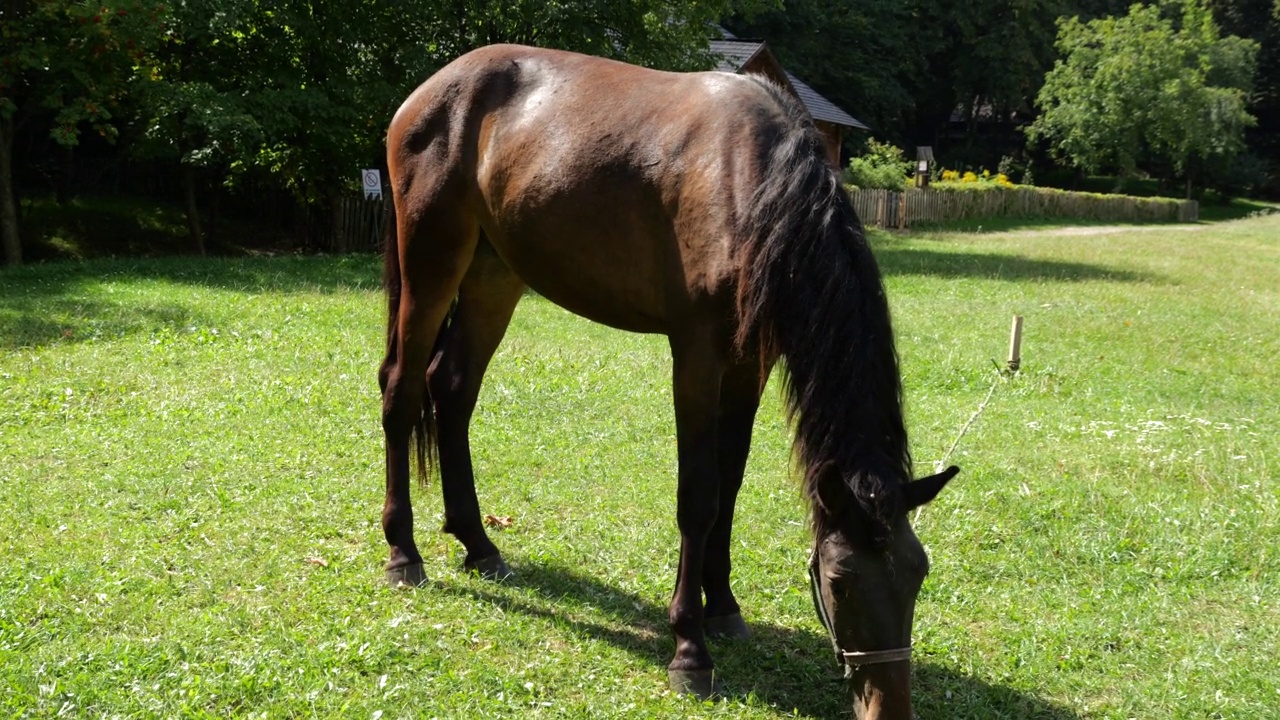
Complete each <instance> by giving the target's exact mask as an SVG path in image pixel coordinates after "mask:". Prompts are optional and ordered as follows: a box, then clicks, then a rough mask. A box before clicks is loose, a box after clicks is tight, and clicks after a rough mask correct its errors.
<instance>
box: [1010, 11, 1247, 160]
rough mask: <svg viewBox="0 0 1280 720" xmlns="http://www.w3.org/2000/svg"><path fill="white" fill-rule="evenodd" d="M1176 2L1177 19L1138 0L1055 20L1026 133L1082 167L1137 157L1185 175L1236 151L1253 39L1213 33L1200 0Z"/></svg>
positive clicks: (1242, 126) (1214, 27)
mask: <svg viewBox="0 0 1280 720" xmlns="http://www.w3.org/2000/svg"><path fill="white" fill-rule="evenodd" d="M1178 7H1179V8H1180V9H1181V11H1182V15H1181V17H1180V18H1177V19H1176V21H1175V19H1174V18H1169V17H1166V16H1164V15H1162V14H1161V10H1160V8H1158V7H1154V6H1143V5H1134V6H1133V7H1132V8H1131V9H1130V11H1129V14H1128V15H1126V16H1124V17H1109V18H1104V19H1100V20H1093V21H1090V22H1082V21H1081V20H1079V19H1078V18H1068V19H1065V20H1063V21H1062V22H1061V24H1060V29H1059V34H1058V48H1059V50H1060V51H1061V53H1062V55H1063V57H1062V59H1061V60H1059V61H1058V63H1057V64H1056V65H1055V66H1054V68H1053V70H1051V71H1050V72H1049V74H1048V76H1047V77H1046V79H1045V84H1044V87H1043V88H1042V89H1041V91H1040V94H1039V96H1038V98H1037V100H1036V102H1037V104H1038V105H1039V106H1040V108H1041V109H1042V113H1041V115H1040V116H1039V117H1038V118H1037V119H1036V120H1035V122H1034V123H1033V124H1032V125H1031V127H1030V128H1029V129H1028V131H1027V134H1028V138H1029V139H1030V140H1031V141H1032V142H1042V143H1045V144H1046V145H1048V147H1049V149H1050V152H1051V153H1052V154H1053V155H1054V156H1055V157H1056V158H1058V159H1060V160H1063V161H1066V162H1070V163H1072V164H1074V165H1076V166H1077V167H1080V168H1083V169H1085V170H1087V171H1091V172H1098V171H1102V170H1112V169H1114V170H1116V171H1118V172H1120V173H1121V174H1122V175H1130V174H1133V173H1134V172H1135V171H1136V170H1137V168H1138V167H1139V166H1140V165H1142V164H1144V163H1154V164H1156V165H1157V166H1158V165H1160V164H1165V165H1167V166H1169V167H1171V168H1172V169H1173V170H1174V171H1175V172H1177V173H1179V174H1186V173H1190V172H1193V171H1196V170H1200V169H1203V168H1207V167H1209V166H1211V165H1213V164H1214V163H1220V162H1223V161H1229V160H1230V159H1231V158H1233V157H1235V155H1237V154H1238V153H1239V152H1240V151H1241V149H1242V148H1243V144H1244V130H1245V128H1246V127H1248V126H1249V125H1250V124H1251V123H1252V122H1253V118H1252V116H1250V115H1249V114H1248V112H1247V111H1246V108H1245V102H1246V96H1247V93H1248V91H1249V88H1250V85H1249V84H1248V83H1250V82H1251V79H1252V77H1253V58H1254V55H1255V54H1256V51H1257V46H1256V44H1255V43H1252V42H1251V41H1247V40H1241V39H1239V38H1235V37H1227V38H1222V37H1220V35H1219V32H1218V29H1217V25H1216V24H1215V23H1214V21H1213V18H1212V16H1211V14H1210V13H1209V11H1208V10H1207V9H1206V8H1205V7H1204V6H1203V5H1202V3H1201V2H1200V0H1184V1H1183V2H1181V3H1180V4H1178ZM1215 83H1223V84H1215Z"/></svg>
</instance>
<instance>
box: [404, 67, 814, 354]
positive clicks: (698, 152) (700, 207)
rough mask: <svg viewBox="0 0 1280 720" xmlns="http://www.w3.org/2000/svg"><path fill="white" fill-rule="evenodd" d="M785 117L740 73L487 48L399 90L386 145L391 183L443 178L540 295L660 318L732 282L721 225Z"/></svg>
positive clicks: (640, 326)
mask: <svg viewBox="0 0 1280 720" xmlns="http://www.w3.org/2000/svg"><path fill="white" fill-rule="evenodd" d="M788 122H789V119H788V118H787V117H786V114H785V112H784V111H783V109H782V108H781V107H779V106H778V105H777V104H776V103H774V102H772V101H771V99H770V95H769V92H768V91H767V90H766V89H765V88H764V87H763V86H762V85H761V84H760V83H758V82H757V81H755V80H752V79H748V78H744V77H741V76H734V75H729V74H724V73H668V72H660V71H654V70H648V69H644V68H639V67H636V66H632V65H627V64H625V63H620V62H615V61H610V60H605V59H601V58H594V57H589V56H583V55H577V54H573V53H566V52H560V51H554V50H542V49H535V48H525V47H519V46H510V45H507V46H490V47H487V48H483V49H481V50H478V51H475V52H472V53H469V54H467V55H465V56H463V57H461V58H459V59H458V60H457V61H455V62H454V63H452V64H450V65H449V66H447V67H446V68H444V69H443V70H441V71H440V72H438V73H437V74H436V75H434V76H432V77H431V78H430V79H428V80H427V82H425V83H424V84H423V85H422V86H421V87H420V88H419V89H418V90H417V91H415V92H414V93H413V95H411V96H410V98H409V99H408V100H406V102H405V104H404V105H403V106H402V107H401V109H400V110H399V112H397V114H396V117H395V119H394V120H393V121H392V126H391V129H390V130H389V132H388V149H389V154H390V159H391V162H392V165H393V180H394V181H395V182H396V183H397V184H406V185H405V186H404V187H398V188H397V195H398V197H404V196H406V195H408V192H407V183H410V182H414V181H416V182H419V183H427V184H430V185H432V186H434V187H438V188H440V189H441V192H442V193H443V192H445V189H446V188H448V192H449V196H448V201H449V202H454V203H458V204H459V206H460V207H461V208H463V209H464V210H465V211H467V212H470V213H473V214H474V216H475V217H476V218H477V220H478V222H479V223H480V225H481V227H483V229H484V231H485V235H486V236H487V238H488V241H489V243H490V244H492V245H493V247H494V249H495V250H496V251H497V252H498V254H499V255H500V256H501V257H502V258H503V260H504V261H505V262H506V263H507V264H508V265H509V266H510V267H511V268H512V270H514V271H515V272H516V273H517V274H518V275H519V276H520V277H521V278H522V279H524V281H525V282H526V283H528V284H529V285H530V286H531V287H533V288H534V289H535V290H537V291H539V292H540V293H541V294H543V295H545V296H547V297H548V298H550V299H552V300H553V301H555V302H557V303H558V304H560V305H563V306H565V307H567V308H569V309H570V310H573V311H575V312H577V313H579V314H582V315H585V316H587V317H590V318H592V319H595V320H598V321H601V322H605V323H607V324H610V325H614V326H617V327H623V328H625V329H631V330H639V331H650V332H670V330H671V329H672V324H673V322H675V321H676V320H677V319H678V318H683V317H687V316H688V315H689V312H690V311H691V310H692V307H691V305H692V304H694V303H697V302H700V301H706V300H707V299H708V298H710V299H711V300H712V301H715V302H720V301H721V300H723V299H724V297H725V296H727V295H731V294H732V293H731V292H725V290H726V289H727V286H728V284H730V283H731V282H732V280H733V278H734V273H733V262H734V245H735V238H734V237H733V235H734V232H735V228H736V227H737V224H738V220H739V218H741V217H742V216H743V215H744V214H745V213H746V212H747V211H748V207H749V203H750V200H751V197H752V194H753V193H754V190H755V188H756V186H757V185H758V183H759V178H760V176H761V173H762V172H763V167H762V165H763V163H764V161H765V158H766V157H767V155H768V150H769V148H770V147H771V145H772V143H773V141H774V140H775V138H776V135H777V134H778V133H779V132H782V131H783V129H784V128H785V126H786V124H787V123H788ZM396 166H398V167H396Z"/></svg>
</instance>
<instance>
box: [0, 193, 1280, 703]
mask: <svg viewBox="0 0 1280 720" xmlns="http://www.w3.org/2000/svg"><path fill="white" fill-rule="evenodd" d="M875 246H876V250H877V254H878V256H879V258H880V261H881V264H882V268H883V270H884V271H885V273H886V276H887V281H888V286H889V292H890V297H891V301H892V303H893V306H894V312H895V319H896V323H897V331H898V336H899V350H900V352H901V355H902V358H903V367H904V380H905V385H906V393H907V397H908V418H909V422H910V426H911V430H912V433H913V435H912V437H913V444H912V446H913V451H914V454H915V457H916V459H917V460H918V462H919V464H920V471H921V473H924V472H927V471H930V470H931V468H932V465H933V462H934V461H936V460H938V459H940V458H941V456H942V455H943V453H944V452H945V451H946V449H947V448H948V447H949V446H950V445H951V443H952V441H953V440H954V439H955V437H956V434H957V432H958V431H959V429H960V428H961V426H962V425H963V424H964V423H965V421H966V420H968V419H969V418H970V416H971V415H972V414H973V412H974V410H975V409H976V408H977V407H978V405H979V403H980V402H981V401H982V399H983V398H984V397H985V396H986V395H987V392H988V390H989V389H990V388H991V386H992V384H993V383H995V384H996V386H997V387H996V390H995V393H994V395H993V396H992V399H991V401H990V403H989V404H988V405H987V407H986V409H985V410H984V412H983V413H982V415H981V416H980V417H979V418H978V419H977V420H976V422H975V423H974V424H973V426H972V427H971V429H970V430H969V431H968V433H967V434H966V435H965V436H964V438H963V440H962V441H961V443H960V445H959V447H958V448H957V450H956V453H955V457H954V458H953V459H954V460H955V461H957V462H958V463H959V464H961V465H962V466H963V467H964V473H962V475H961V476H960V478H959V479H957V480H956V481H955V482H954V483H952V486H951V488H950V489H948V491H947V492H946V493H944V494H943V496H942V497H940V498H939V499H938V500H937V501H936V502H935V503H933V504H932V505H930V506H928V507H927V508H925V509H924V510H923V512H922V514H921V515H920V516H919V517H918V518H917V527H918V530H919V533H920V536H921V538H922V539H923V541H924V542H925V543H926V545H927V546H928V548H929V550H930V552H931V555H932V559H933V572H932V574H931V576H930V579H929V580H928V581H927V582H926V584H925V588H924V591H923V592H922V594H921V597H920V602H919V605H918V608H917V614H916V632H915V634H916V638H915V644H916V649H917V653H918V655H917V662H916V665H915V672H916V692H915V696H916V701H917V712H918V713H919V716H920V717H921V718H925V719H928V718H995V717H1004V718H1026V717H1032V718H1049V719H1052V720H1066V719H1068V718H1077V717H1080V718H1210V717H1223V718H1259V719H1264V718H1275V717H1278V716H1280V691H1278V690H1277V688H1280V668H1277V666H1276V662H1275V658H1276V648H1277V647H1280V601H1278V600H1277V598H1280V587H1278V586H1280V581H1278V580H1277V578H1278V577H1280V552H1278V551H1277V550H1276V548H1280V486H1278V485H1277V476H1278V472H1277V470H1278V466H1280V439H1278V438H1280V434H1278V433H1277V432H1276V427H1277V426H1280V403H1277V402H1276V397H1277V396H1276V388H1277V387H1280V363H1278V362H1277V358H1280V280H1278V279H1280V216H1274V215H1273V216H1271V217H1266V218H1254V219H1249V220H1241V221H1236V222H1232V223H1225V224H1220V225H1216V226H1198V227H1194V228H1192V229H1189V230H1188V229H1174V228H1163V227H1156V228H1146V229H1140V230H1126V231H1119V232H1117V231H1103V230H1097V231H1093V230H1089V229H1085V230H1081V231H1077V232H1075V233H1070V234H1068V233H1065V232H1062V231H1059V230H1050V231H1039V232H1025V231H1024V232H1007V233H988V234H981V235H974V234H954V235H940V234H933V235H920V234H913V235H907V236H898V235H889V234H877V235H876V236H875ZM379 269H380V268H379V261H378V260H377V259H375V258H372V257H344V258H324V257H305V258H299V257H285V258H274V259H265V258H258V259H237V260H226V259H223V260H194V259H184V258H174V259H165V260H136V261H133V260H129V261H126V260H99V261H92V262H88V263H79V264H77V263H62V264H49V265H43V266H31V267H27V268H21V269H17V270H12V269H11V270H4V271H0V558H2V559H0V716H4V717H27V716H38V717H46V716H47V717H52V716H56V715H64V716H78V717H99V716H113V717H117V716H148V717H150V716H195V717H226V716H235V717H265V716H274V717H278V716H342V717H355V718H360V717H364V718H378V717H381V718H398V717H423V718H430V717H441V718H448V717H522V718H523V717H566V718H578V717H637V718H641V717H643V718H648V717H671V718H676V717H681V718H683V717H735V718H736V717H742V718H773V717H778V716H790V715H792V714H793V713H794V714H798V715H799V716H801V717H818V718H833V717H843V716H845V715H846V713H847V707H848V705H847V702H846V698H845V696H844V690H843V687H842V681H841V680H840V679H839V674H838V672H837V670H836V667H835V665H834V661H833V660H832V658H831V657H830V648H829V644H828V641H827V639H826V637H825V635H824V633H823V631H822V629H821V627H820V625H819V624H818V621H817V619H816V618H815V617H814V615H813V610H812V607H811V605H810V601H809V596H808V588H807V586H806V584H805V582H806V581H805V575H804V562H805V557H806V552H807V549H808V541H807V530H806V528H805V527H804V525H803V520H804V517H805V512H804V508H803V507H802V501H801V499H800V498H799V497H798V493H797V490H796V483H795V481H794V480H793V479H792V478H791V477H790V475H789V472H788V459H787V453H788V443H789V438H788V434H787V431H786V427H785V424H784V422H783V419H782V413H781V410H780V403H779V398H778V396H777V393H776V392H769V393H768V395H767V401H766V403H765V406H764V408H763V409H762V411H761V414H760V417H759V420H758V422H757V428H756V444H755V447H754V449H753V453H752V459H751V464H750V466H749V468H748V478H747V484H746V487H745V488H744V491H743V496H742V499H741V501H740V504H739V511H738V513H739V514H738V527H737V531H736V535H735V552H736V555H735V573H736V583H737V591H738V596H739V598H740V600H741V601H742V602H743V605H744V611H745V612H746V613H747V615H748V622H749V623H751V625H752V627H753V630H754V632H755V637H754V638H753V639H751V640H749V641H740V642H723V643H718V644H713V648H712V649H713V652H714V653H715V655H716V659H717V661H718V663H719V666H720V669H721V671H722V672H723V674H724V679H725V684H726V687H727V690H728V692H729V698H728V699H727V700H725V701H723V702H720V703H714V704H706V705H698V704H696V703H695V702H693V701H691V700H688V699H684V698H678V697H674V696H672V695H671V694H670V693H669V692H668V690H667V687H666V682H667V679H666V672H665V664H666V662H667V661H668V660H669V658H670V655H671V653H672V643H671V639H670V636H669V633H668V632H667V629H666V627H665V604H666V601H667V599H668V597H669V595H670V592H671V587H672V583H673V582H674V572H675V563H676V559H677V558H676V552H675V551H676V541H677V535H676V530H675V520H674V485H675V483H674V470H675V442H674V434H673V421H672V413H671V409H670V389H669V384H670V383H669V361H668V358H667V352H666V348H665V341H664V340H663V339H662V338H657V337H644V336H635V335H627V334H623V333H619V332H617V331H613V330H609V329H606V328H603V327H600V326H595V325H591V324H589V323H587V322H585V321H582V320H580V319H577V318H575V317H573V316H570V315H569V314H568V313H566V312H564V311H561V310H559V309H557V308H555V307H554V306H552V305H550V304H549V303H547V302H545V301H543V300H541V299H540V298H537V297H529V298H526V300H525V301H524V303H523V305H522V307H521V309H520V310H519V311H518V312H517V316H516V319H515V321H514V323H513V326H512V329H511V332H510V333H509V335H508V337H507V339H506V341H505V343H504V345H503V347H502V348H501V350H500V351H499V355H498V357H497V358H496V359H495V361H494V366H493V369H492V371H491V374H490V377H489V379H488V382H487V384H486V386H485V391H484V394H483V396H482V398H481V406H480V409H479V410H478V412H477V418H476V422H475V425H474V426H473V435H472V445H473V447H474V449H475V453H476V466H477V472H478V474H479V476H480V477H481V484H480V494H481V501H482V504H483V506H484V509H485V511H486V512H491V513H494V514H497V515H509V516H511V517H512V518H513V519H514V525H513V526H512V527H511V528H509V529H507V530H504V531H501V532H498V533H497V538H496V539H497V542H498V543H499V545H500V546H501V547H502V548H503V550H504V551H505V553H506V555H507V558H508V560H509V561H510V562H511V564H512V566H513V567H514V568H515V570H516V571H517V573H519V575H518V577H517V578H516V579H515V580H513V581H511V582H508V583H505V584H502V585H497V584H491V583H486V582H482V581H480V580H477V579H474V578H471V577H467V576H464V575H462V574H461V573H460V572H459V567H460V565H461V562H462V554H461V553H460V552H459V549H460V548H459V546H458V545H457V544H456V543H454V542H452V540H451V539H450V538H449V537H448V536H444V535H441V534H440V533H439V532H437V528H438V527H439V521H440V518H439V509H440V501H439V498H438V488H436V487H435V486H434V485H433V486H432V487H429V488H426V489H425V490H421V491H419V492H418V493H417V497H418V504H417V517H418V539H419V545H420V548H421V549H422V552H423V554H424V556H425V558H426V567H427V574H428V577H429V582H428V584H427V585H426V586H425V587H422V588H420V589H417V590H415V591H392V590H389V589H387V588H386V587H384V586H383V585H382V570H381V565H382V562H383V560H384V554H385V550H384V541H383V539H382V537H381V528H380V525H379V521H378V517H379V512H380V508H381V500H382V489H381V485H382V472H383V471H382V448H381V430H380V427H379V422H378V409H379V403H378V394H377V383H376V379H375V372H376V368H377V364H378V362H379V360H380V357H381V346H382V329H383V323H384V319H383V317H382V314H383V312H384V302H383V300H382V298H381V295H380V291H379V290H378V287H377V283H378V280H377V278H378V274H379ZM1013 313H1020V314H1022V315H1024V316H1025V318H1026V327H1025V340H1024V346H1023V370H1022V373H1021V374H1020V375H1018V376H1017V377H1015V378H1012V379H1005V378H1002V377H1001V376H1000V375H999V374H998V373H997V372H995V370H994V369H993V360H997V361H1002V360H1003V355H1004V352H1005V349H1006V342H1007V337H1008V331H1009V319H1010V316H1011V315H1012V314H1013Z"/></svg>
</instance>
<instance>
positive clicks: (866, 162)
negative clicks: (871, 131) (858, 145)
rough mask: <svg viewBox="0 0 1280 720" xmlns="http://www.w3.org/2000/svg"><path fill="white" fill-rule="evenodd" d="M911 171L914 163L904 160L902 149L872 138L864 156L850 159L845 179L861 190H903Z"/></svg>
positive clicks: (868, 142)
mask: <svg viewBox="0 0 1280 720" xmlns="http://www.w3.org/2000/svg"><path fill="white" fill-rule="evenodd" d="M911 170H912V162H911V161H910V160H906V159H904V158H903V153H902V148H899V147H897V146H896V145H890V144H889V143H882V142H877V141H876V140H875V139H874V138H871V139H869V140H868V141H867V151H866V152H865V153H864V154H862V155H859V156H857V157H854V158H850V159H849V168H848V170H846V172H845V178H844V179H845V182H846V183H848V184H850V185H852V186H854V187H859V188H884V189H886V190H901V189H902V188H903V186H904V185H905V184H906V182H907V176H908V175H909V174H910V173H911Z"/></svg>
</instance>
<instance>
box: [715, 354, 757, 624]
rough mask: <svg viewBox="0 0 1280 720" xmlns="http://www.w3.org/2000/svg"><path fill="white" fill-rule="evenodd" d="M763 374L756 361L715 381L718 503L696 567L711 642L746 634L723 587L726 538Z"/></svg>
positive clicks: (727, 548) (726, 584)
mask: <svg viewBox="0 0 1280 720" xmlns="http://www.w3.org/2000/svg"><path fill="white" fill-rule="evenodd" d="M769 369H770V366H769V365H766V364H762V363H760V362H759V361H746V362H739V363H738V364H735V365H734V366H733V367H731V368H730V369H728V370H727V371H726V372H725V374H724V378H723V379H722V380H721V382H720V417H719V420H718V422H717V433H718V437H719V441H718V443H717V446H716V453H717V455H718V462H719V467H720V489H719V491H720V492H719V494H720V504H719V506H718V507H719V512H718V513H717V514H716V522H715V525H714V526H712V528H711V533H710V534H709V535H708V536H707V549H706V560H705V563H704V565H703V568H702V590H703V592H704V593H706V596H707V597H706V600H707V604H706V609H705V610H704V615H705V617H704V618H703V628H704V629H705V630H706V632H707V634H708V635H710V636H711V637H726V638H745V637H747V636H748V635H750V632H749V631H748V629H747V624H746V622H745V621H744V620H743V619H742V612H741V609H740V608H739V607H738V601H737V599H736V598H734V596H733V590H732V589H731V587H730V584H729V575H730V570H731V567H732V563H731V562H730V558H729V555H730V544H731V543H730V539H731V536H732V533H733V510H734V505H735V504H736V503H737V500H738V490H739V488H741V487H742V473H743V470H745V469H746V466H747V454H748V453H749V452H750V450H751V427H752V424H753V423H754V422H755V417H756V409H757V408H758V407H759V406H760V391H761V390H762V389H763V385H764V380H765V379H767V378H768V377H769Z"/></svg>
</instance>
